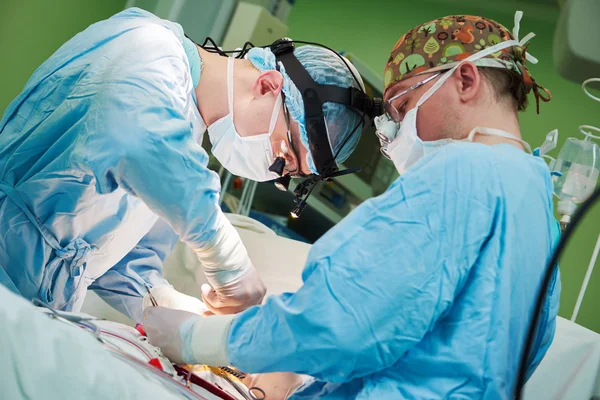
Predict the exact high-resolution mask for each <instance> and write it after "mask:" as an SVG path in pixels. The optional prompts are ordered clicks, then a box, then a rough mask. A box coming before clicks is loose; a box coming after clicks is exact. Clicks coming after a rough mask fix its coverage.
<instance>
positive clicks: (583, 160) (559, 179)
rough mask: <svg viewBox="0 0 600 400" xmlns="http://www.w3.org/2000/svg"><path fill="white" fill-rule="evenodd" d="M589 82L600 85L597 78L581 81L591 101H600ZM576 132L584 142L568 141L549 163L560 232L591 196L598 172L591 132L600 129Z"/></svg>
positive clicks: (599, 160) (598, 158)
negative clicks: (590, 87) (589, 86)
mask: <svg viewBox="0 0 600 400" xmlns="http://www.w3.org/2000/svg"><path fill="white" fill-rule="evenodd" d="M592 82H600V78H592V79H588V80H586V81H585V82H583V84H582V88H583V91H584V93H585V94H586V95H587V96H588V97H590V98H591V99H593V100H595V101H598V102H600V98H598V97H596V96H594V95H593V94H591V93H590V92H589V89H588V87H587V86H588V85H589V84H591V83H592ZM579 131H580V132H581V133H582V134H583V135H584V139H583V140H581V139H576V138H574V137H570V138H568V139H567V141H566V142H565V144H564V145H563V147H562V149H561V150H560V153H559V155H558V157H557V158H556V160H555V161H554V162H551V164H550V167H551V169H552V170H553V171H554V172H553V177H552V181H553V183H554V194H555V196H556V197H557V198H558V200H559V201H558V209H557V211H558V213H559V214H560V215H561V219H560V224H561V227H562V229H565V227H566V226H567V225H568V224H569V222H570V221H571V215H573V213H574V212H575V209H576V208H577V204H580V203H581V202H583V201H585V200H586V199H587V198H588V197H589V196H590V195H591V193H592V192H593V190H594V188H595V187H596V183H597V182H598V175H599V173H600V147H598V145H597V144H596V143H595V142H594V141H592V139H594V140H598V139H600V136H599V135H594V134H593V133H592V132H599V133H600V128H597V127H594V126H590V125H581V126H580V127H579Z"/></svg>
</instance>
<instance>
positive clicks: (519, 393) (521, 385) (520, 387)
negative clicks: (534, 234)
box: [514, 187, 600, 400]
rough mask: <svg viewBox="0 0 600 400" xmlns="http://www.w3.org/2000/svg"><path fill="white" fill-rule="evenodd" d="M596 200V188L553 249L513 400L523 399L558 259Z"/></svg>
mask: <svg viewBox="0 0 600 400" xmlns="http://www.w3.org/2000/svg"><path fill="white" fill-rule="evenodd" d="M598 199H600V187H598V188H596V189H595V190H594V192H593V193H592V195H591V196H590V197H589V198H588V199H587V200H586V201H585V202H583V203H582V204H581V206H580V207H579V208H578V209H577V211H575V214H574V216H573V218H572V220H571V223H570V224H569V225H567V227H566V228H565V230H564V231H563V235H562V236H561V238H560V241H559V243H558V245H557V246H556V249H554V252H553V253H552V257H551V258H550V261H549V262H548V264H547V265H546V268H545V269H544V275H543V278H542V283H541V285H540V287H539V290H538V292H537V294H536V301H535V307H534V309H533V315H532V320H531V321H530V324H529V328H528V331H527V335H526V337H525V346H524V349H523V351H522V353H521V359H520V361H519V369H518V372H517V381H516V385H515V395H514V398H515V400H521V399H522V398H523V391H524V389H525V381H526V376H527V361H528V359H529V355H530V353H531V349H532V348H533V343H534V341H535V336H536V331H537V328H538V324H539V320H540V315H541V311H542V308H543V306H544V301H545V300H546V294H547V289H548V287H549V285H550V281H551V280H552V276H553V275H554V271H555V269H556V268H557V267H558V265H557V263H558V259H559V258H560V256H561V254H562V252H563V250H564V249H565V246H566V245H567V243H568V242H569V240H570V239H571V235H572V234H573V232H574V231H575V228H576V227H577V225H578V224H579V222H580V221H581V220H582V219H583V217H584V216H585V215H586V214H587V213H588V212H589V210H590V209H591V207H592V206H593V205H594V204H595V203H596V202H597V201H598Z"/></svg>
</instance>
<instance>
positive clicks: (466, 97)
mask: <svg viewBox="0 0 600 400" xmlns="http://www.w3.org/2000/svg"><path fill="white" fill-rule="evenodd" d="M454 77H455V78H456V81H455V83H456V89H457V91H458V96H459V98H460V100H461V101H462V102H463V103H468V102H471V101H472V100H475V99H476V98H477V97H478V96H479V95H480V93H479V92H480V88H481V74H480V73H479V70H478V69H477V66H476V65H475V64H473V63H472V62H465V63H462V64H461V65H460V66H459V67H458V68H457V69H456V71H454Z"/></svg>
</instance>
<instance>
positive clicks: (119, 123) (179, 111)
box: [0, 8, 360, 321]
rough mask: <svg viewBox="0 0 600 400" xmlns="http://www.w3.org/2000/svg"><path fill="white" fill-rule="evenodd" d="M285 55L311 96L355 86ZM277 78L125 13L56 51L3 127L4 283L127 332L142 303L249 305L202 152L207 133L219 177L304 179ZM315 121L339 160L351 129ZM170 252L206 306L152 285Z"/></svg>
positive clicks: (341, 68) (291, 100)
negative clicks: (101, 311)
mask: <svg viewBox="0 0 600 400" xmlns="http://www.w3.org/2000/svg"><path fill="white" fill-rule="evenodd" d="M295 52H296V54H297V58H298V59H299V61H300V62H301V63H302V64H303V65H304V66H305V68H306V69H307V70H308V72H309V73H310V74H311V75H313V77H314V79H315V80H317V81H318V82H320V83H329V84H334V85H341V86H345V87H348V86H350V85H352V84H353V83H352V82H354V81H353V78H352V76H351V74H350V72H349V71H350V70H349V67H348V66H347V65H345V64H344V62H343V61H341V60H340V59H339V58H338V57H337V55H335V54H331V52H329V51H328V50H324V49H321V48H316V47H313V46H305V47H304V48H299V49H296V50H295ZM276 69H277V68H276V65H275V59H274V56H273V54H272V52H271V51H270V50H269V49H253V50H252V51H251V52H250V53H249V54H248V56H247V59H239V60H238V59H236V60H235V61H234V59H233V58H229V59H228V58H227V57H222V56H220V55H218V54H216V53H214V52H209V51H206V50H205V49H203V48H200V47H199V46H197V45H196V44H194V43H193V42H192V41H191V40H189V39H188V38H187V37H185V35H184V33H183V30H182V28H181V26H180V25H178V24H176V23H172V22H169V21H166V20H162V19H160V18H158V17H156V16H154V15H152V14H151V13H148V12H146V11H142V10H140V9H136V8H131V9H128V10H125V11H123V12H121V13H119V14H117V15H115V16H113V17H112V18H109V19H108V20H105V21H101V22H98V23H96V24H94V25H92V26H90V27H89V28H88V29H86V30H85V31H83V32H81V33H79V34H77V35H76V36H75V37H73V38H72V39H71V40H69V41H68V42H67V43H65V44H64V45H63V46H62V47H61V48H60V49H59V50H58V51H56V53H55V54H54V55H52V56H51V57H50V58H49V59H48V60H47V61H45V62H44V63H43V64H42V65H41V66H40V67H39V68H38V69H37V70H36V71H35V72H34V74H33V75H32V76H31V79H30V80H29V82H27V85H26V86H25V88H24V90H23V92H22V93H21V94H19V95H18V96H17V97H16V98H15V100H14V101H13V102H12V103H11V104H10V105H9V107H8V108H7V109H6V111H5V112H4V115H3V117H2V120H1V122H0V283H1V284H4V285H5V286H6V287H8V288H9V289H11V290H12V291H14V292H16V293H18V294H21V295H22V296H24V297H25V298H27V299H34V298H35V299H40V300H42V301H43V302H45V303H47V304H49V305H50V306H52V307H54V308H56V309H60V310H74V311H77V310H78V309H79V308H80V307H81V305H82V302H83V300H84V298H85V294H86V292H87V289H88V288H89V289H92V290H94V291H96V292H97V293H98V294H99V295H100V296H101V297H102V298H103V299H104V300H106V301H107V302H108V303H109V304H111V305H112V306H114V307H116V308H117V309H118V310H120V311H122V312H123V313H125V314H126V315H128V316H130V317H131V318H133V319H134V320H137V321H139V320H141V316H142V311H143V308H144V307H147V306H149V305H150V304H151V300H150V296H149V294H148V292H147V287H150V288H151V289H150V290H151V291H152V294H153V296H154V298H155V299H156V301H157V302H158V304H159V305H161V306H164V307H171V308H176V309H181V310H186V311H189V312H193V313H195V314H201V313H204V312H205V311H206V310H207V308H208V309H209V310H210V311H212V312H214V313H231V312H236V311H240V310H243V309H245V308H247V307H249V306H251V305H254V304H258V303H260V302H261V301H262V298H263V297H264V293H265V288H264V285H263V283H262V281H261V279H260V277H259V276H258V274H257V272H256V269H255V268H254V266H253V265H252V262H251V261H250V259H249V257H248V254H247V252H246V249H245V248H244V246H243V244H242V242H241V240H240V237H239V235H238V234H237V232H236V231H235V229H234V228H233V226H232V225H231V223H230V222H229V221H228V220H227V218H225V216H224V214H223V213H222V212H221V210H220V208H219V206H218V199H219V192H220V184H219V178H218V176H217V174H216V173H214V172H212V171H211V170H209V169H208V168H207V163H208V155H207V153H206V152H205V151H204V150H203V149H202V147H201V146H200V144H201V141H202V137H203V133H204V131H205V130H206V129H208V134H209V139H210V141H211V143H212V145H213V148H212V150H213V154H214V155H215V157H216V158H217V159H218V160H219V161H220V162H221V164H223V166H225V167H226V168H227V169H229V170H230V171H231V172H232V173H234V174H236V175H240V176H243V177H246V178H249V179H253V180H257V181H266V180H269V179H273V178H275V177H276V176H275V175H274V174H273V173H271V172H270V171H269V170H268V166H269V165H270V163H271V162H272V161H273V158H274V157H275V155H280V156H283V157H284V158H285V159H286V166H285V168H286V171H287V172H288V173H294V174H302V173H304V174H308V173H311V172H313V169H314V163H313V162H312V158H311V154H310V153H308V151H307V148H308V142H307V137H306V134H305V132H304V131H303V130H302V129H300V128H301V127H302V126H303V118H304V117H303V108H302V107H301V99H300V95H299V92H298V90H297V89H296V88H295V86H294V84H293V82H291V81H290V79H289V77H288V76H287V75H286V74H285V72H284V71H282V72H279V71H277V70H276ZM282 94H285V104H284V102H283V101H282V98H283V97H284V96H282ZM299 102H300V103H299ZM284 107H287V108H288V110H289V115H290V116H291V121H290V126H289V127H288V126H287V124H286V119H285V116H284ZM326 118H327V120H328V121H329V122H332V121H335V126H334V125H333V124H332V125H331V127H330V128H331V129H330V130H329V134H330V140H331V142H332V144H333V145H334V147H336V146H337V147H340V143H342V142H343V141H344V139H345V138H346V136H347V135H348V134H349V133H350V132H351V130H350V129H348V128H347V127H348V126H350V125H352V126H354V125H356V122H357V121H358V118H359V116H358V115H356V113H354V112H350V110H349V109H346V107H345V106H342V105H333V106H331V107H330V110H329V111H328V113H327V115H326ZM288 133H289V134H288ZM359 136H360V134H355V135H354V136H353V137H351V138H350V139H349V140H348V145H347V146H346V147H345V148H344V150H343V151H341V152H340V161H342V160H343V159H344V158H346V157H347V156H348V155H349V153H350V152H351V151H352V149H354V147H355V146H356V142H357V140H358V137H359ZM288 138H291V141H292V142H296V143H289V141H288ZM294 145H295V146H294ZM292 148H294V149H295V151H296V152H297V153H294V152H293V151H291V150H290V149H292ZM177 239H180V240H181V241H183V242H185V243H186V244H187V245H188V246H190V247H191V248H192V249H193V250H194V251H195V252H196V254H197V256H198V258H199V260H200V263H201V265H202V268H203V271H204V273H205V274H206V276H207V279H208V282H209V283H210V285H206V286H203V287H202V293H203V298H204V301H205V303H206V304H204V303H203V302H202V301H200V300H199V299H196V298H193V297H190V296H186V295H184V294H182V293H179V292H177V291H176V290H175V289H174V288H173V287H172V286H170V285H169V284H168V282H167V281H166V280H165V279H164V278H163V276H162V271H161V268H162V261H163V260H164V259H165V257H166V256H167V255H168V253H169V252H170V250H171V248H172V247H173V245H174V244H175V242H176V241H177Z"/></svg>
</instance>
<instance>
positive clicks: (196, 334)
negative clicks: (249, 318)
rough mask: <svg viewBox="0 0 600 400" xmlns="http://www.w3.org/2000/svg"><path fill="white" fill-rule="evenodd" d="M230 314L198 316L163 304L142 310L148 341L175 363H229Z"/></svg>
mask: <svg viewBox="0 0 600 400" xmlns="http://www.w3.org/2000/svg"><path fill="white" fill-rule="evenodd" d="M233 318H234V316H233V315H215V316H211V317H201V316H199V315H196V314H193V313H189V312H186V311H179V310H172V309H169V308H164V307H148V308H146V309H145V310H144V321H143V325H144V330H145V331H146V335H147V336H148V341H149V342H150V344H152V345H154V346H158V347H160V349H161V350H162V352H163V354H164V355H165V356H167V357H168V358H169V359H170V360H171V361H173V362H174V363H177V364H207V365H212V366H223V365H230V364H231V362H230V361H229V358H228V356H227V335H228V333H229V327H230V326H231V322H232V321H233Z"/></svg>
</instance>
